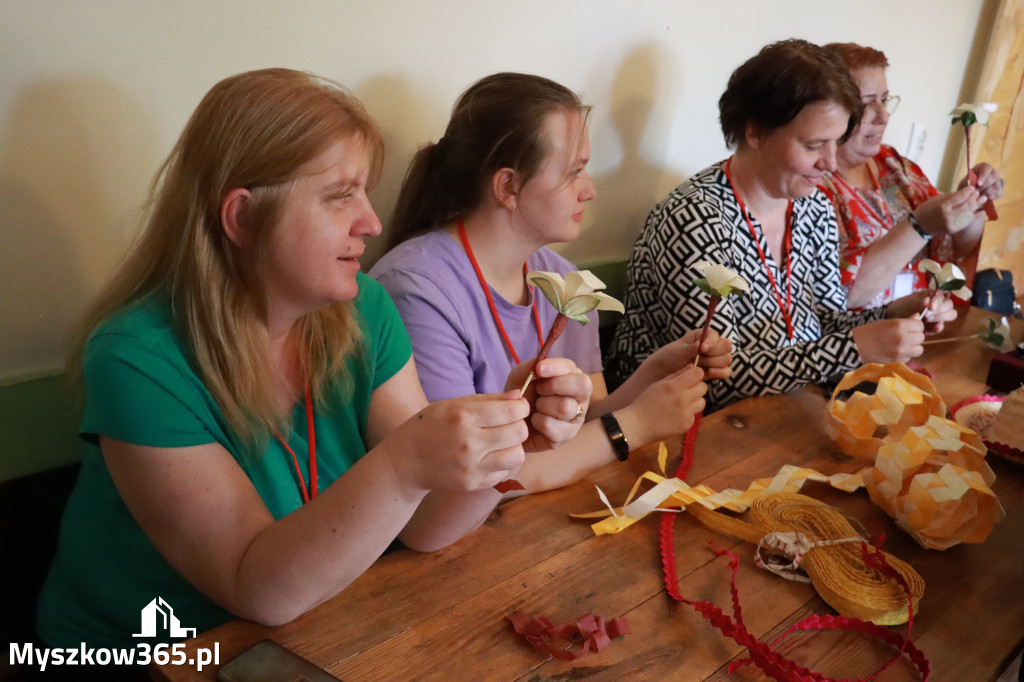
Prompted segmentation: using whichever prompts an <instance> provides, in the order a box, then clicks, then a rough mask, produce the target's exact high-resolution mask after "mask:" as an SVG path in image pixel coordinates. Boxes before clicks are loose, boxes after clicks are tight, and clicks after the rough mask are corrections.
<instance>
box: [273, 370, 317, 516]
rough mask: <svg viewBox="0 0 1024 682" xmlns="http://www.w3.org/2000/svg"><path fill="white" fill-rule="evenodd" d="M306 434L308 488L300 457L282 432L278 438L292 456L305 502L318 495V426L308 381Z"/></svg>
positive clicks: (300, 491) (303, 501)
mask: <svg viewBox="0 0 1024 682" xmlns="http://www.w3.org/2000/svg"><path fill="white" fill-rule="evenodd" d="M306 434H307V438H308V439H309V488H306V480H305V479H304V478H303V477H302V470H301V469H299V458H298V457H296V456H295V451H294V450H292V449H291V448H290V447H289V446H288V443H286V442H285V440H284V438H282V437H281V434H280V433H278V434H277V439H278V440H279V441H281V445H283V446H284V449H285V450H287V451H288V454H290V455H291V456H292V464H294V465H295V475H296V476H297V477H298V486H299V493H300V494H301V495H302V503H303V504H305V503H307V502H309V501H310V500H311V499H313V498H314V497H316V493H317V480H316V426H315V424H314V423H313V401H312V400H311V399H310V388H309V384H308V383H307V384H306Z"/></svg>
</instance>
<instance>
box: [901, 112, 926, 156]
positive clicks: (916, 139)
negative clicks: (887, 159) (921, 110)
mask: <svg viewBox="0 0 1024 682" xmlns="http://www.w3.org/2000/svg"><path fill="white" fill-rule="evenodd" d="M927 137H928V131H927V130H925V129H924V126H923V125H921V124H920V123H918V122H916V121H915V122H913V123H911V124H910V140H909V141H908V143H907V153H906V154H904V156H906V157H907V158H908V159H910V160H911V161H913V162H914V163H917V161H918V159H920V158H921V152H922V151H924V141H925V139H927Z"/></svg>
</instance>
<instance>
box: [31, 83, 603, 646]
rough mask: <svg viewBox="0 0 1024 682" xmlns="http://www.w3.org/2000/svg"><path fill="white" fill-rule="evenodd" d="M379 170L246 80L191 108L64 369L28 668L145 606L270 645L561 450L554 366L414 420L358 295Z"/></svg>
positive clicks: (430, 543)
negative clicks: (253, 625) (48, 544)
mask: <svg viewBox="0 0 1024 682" xmlns="http://www.w3.org/2000/svg"><path fill="white" fill-rule="evenodd" d="M382 147H383V143H382V138H381V134H380V132H379V130H378V129H377V127H376V125H375V124H374V123H373V121H372V120H371V119H370V118H369V116H368V115H367V114H366V112H365V111H364V110H363V108H362V106H361V105H360V104H359V102H358V101H357V100H355V99H354V98H353V97H352V96H351V95H349V94H347V93H346V92H345V91H344V90H343V89H342V88H341V87H340V86H338V85H337V84H334V83H331V82H330V81H326V80H324V79H320V78H317V77H315V76H312V75H309V74H304V73H300V72H296V71H290V70H286V69H269V70H263V71H254V72H249V73H244V74H241V75H238V76H234V77H231V78H227V79H225V80H224V81H222V82H220V83H219V84H217V85H216V86H215V87H214V88H213V89H212V90H211V91H210V92H209V93H208V94H207V95H206V97H205V98H204V99H203V101H202V102H201V103H200V104H199V107H198V108H197V110H196V111H195V113H194V114H193V115H192V118H191V119H190V120H189V122H188V124H187V126H186V128H185V130H184V132H183V134H182V137H181V138H180V139H179V141H178V142H177V144H176V145H175V147H174V149H173V151H172V152H171V155H170V157H169V158H168V160H167V161H166V162H165V164H164V165H163V167H162V169H161V172H160V174H159V175H158V177H157V180H156V182H155V183H154V188H153V190H152V193H151V203H150V207H149V213H148V224H147V227H146V229H145V231H144V233H143V234H142V236H141V238H140V240H139V242H138V244H137V245H136V247H135V248H134V250H133V251H132V253H131V254H130V255H129V257H128V259H127V260H126V261H125V264H124V265H123V266H122V267H121V269H120V270H119V271H118V273H117V274H116V275H115V277H114V278H113V279H112V281H111V282H110V284H109V285H108V286H107V288H106V289H105V290H104V291H103V292H102V294H101V296H100V299H99V302H98V304H97V306H96V307H95V309H94V310H93V311H92V313H91V315H90V317H89V322H88V324H87V326H86V330H87V331H86V333H85V334H84V335H83V341H82V343H81V345H80V348H79V350H78V352H77V353H76V355H75V357H76V360H75V363H74V364H75V369H76V370H77V371H80V372H81V375H82V377H83V384H84V391H85V403H86V407H85V415H84V418H83V423H82V427H81V430H80V434H81V436H82V439H83V441H84V446H83V447H84V452H83V468H82V473H81V476H80V480H79V482H78V484H77V487H76V490H75V492H74V493H73V495H72V497H71V500H70V501H69V505H68V509H67V511H66V513H65V518H64V523H63V527H62V534H61V540H60V548H59V551H58V555H57V558H56V560H55V562H54V565H53V568H52V569H51V572H50V575H49V577H48V580H47V584H46V586H45V588H44V592H43V595H42V598H41V605H40V630H41V633H42V635H43V637H44V639H45V640H46V642H47V644H49V645H51V646H68V647H71V646H78V644H79V642H84V643H86V644H89V645H92V646H133V645H134V644H136V643H138V642H139V641H140V640H139V639H133V636H138V635H140V634H153V633H150V632H148V630H147V625H146V623H145V618H144V617H143V621H144V622H143V623H142V624H141V625H140V613H143V616H144V615H145V610H146V609H147V608H148V607H150V604H151V602H153V600H155V599H157V598H159V599H160V600H161V602H158V604H159V606H160V607H161V608H163V609H166V608H167V607H170V608H172V609H173V613H174V619H173V622H174V623H176V624H178V625H180V628H183V629H179V630H178V631H177V632H169V633H168V632H158V633H155V636H156V637H162V638H164V639H173V638H175V637H180V636H182V635H184V634H186V633H187V634H193V633H191V632H188V630H189V629H191V628H196V629H198V630H203V629H207V628H209V627H212V626H214V625H216V624H217V623H219V622H223V621H224V620H226V619H228V618H229V617H230V616H231V615H234V616H238V617H242V618H248V619H251V620H254V621H258V622H261V623H266V624H278V623H284V622H287V621H289V620H291V619H293V618H295V617H296V616H298V615H299V614H302V613H304V612H305V611H307V610H309V609H311V608H313V607H314V606H316V605H318V604H320V603H321V602H323V601H325V600H326V599H328V598H330V597H331V596H333V595H334V594H336V593H338V592H339V591H340V590H342V589H344V588H345V587H346V586H347V585H348V584H349V583H350V582H351V581H352V580H353V579H355V578H356V577H357V576H358V575H359V574H360V573H362V572H363V571H364V570H366V568H367V567H368V566H369V565H370V564H371V563H372V562H373V561H374V560H375V559H376V558H377V557H379V556H380V555H381V553H382V552H384V551H385V550H386V549H387V547H388V545H389V544H390V543H391V542H392V541H393V540H394V539H395V538H396V537H398V538H399V539H400V540H401V541H402V542H404V543H405V544H406V545H407V546H409V547H411V548H413V549H419V550H431V549H435V548H439V547H441V546H444V545H446V544H448V543H450V542H453V541H454V540H456V539H457V538H459V537H460V536H461V535H462V534H464V533H465V532H467V531H469V530H470V529H472V528H474V527H475V526H476V525H478V524H479V523H480V522H481V521H482V520H483V519H484V518H485V517H486V515H487V514H488V513H489V512H490V510H491V509H492V508H493V506H494V505H495V503H496V502H497V500H498V499H499V497H500V494H499V493H498V492H496V491H495V490H494V489H493V488H492V486H493V485H494V484H496V483H498V482H499V481H501V480H503V479H506V478H508V477H509V476H513V475H514V474H515V472H516V471H517V470H518V468H519V466H520V465H521V464H522V462H523V459H524V449H525V450H543V449H548V448H551V447H553V446H557V445H558V444H560V443H562V442H564V441H566V440H568V439H570V438H571V437H572V436H574V435H575V433H576V431H577V430H578V429H579V423H575V422H573V417H575V416H576V414H577V413H578V412H579V411H580V409H581V408H582V409H583V410H585V409H586V404H587V402H588V401H589V397H590V392H591V386H590V382H589V379H587V377H586V376H585V375H583V374H581V373H579V372H578V371H577V370H576V368H575V366H574V365H573V363H572V362H570V361H568V360H565V359H561V358H552V359H548V360H545V361H543V362H541V363H540V364H539V365H538V367H537V374H538V377H539V378H540V381H539V382H537V383H536V384H531V386H533V387H535V388H531V389H530V391H529V392H528V393H527V398H526V399H522V398H520V397H519V391H518V389H513V390H510V391H508V392H506V393H503V394H494V395H483V396H471V397H467V398H460V399H457V400H450V401H444V402H439V403H434V404H430V405H428V403H427V400H426V398H425V397H424V395H423V391H422V389H421V388H420V384H419V380H418V378H417V375H416V368H415V366H414V364H413V361H412V359H411V350H410V345H409V340H408V337H407V336H406V333H405V330H404V328H403V327H402V324H401V321H400V319H399V318H398V316H397V313H396V312H395V309H394V306H393V304H392V303H391V302H390V299H389V297H388V296H387V294H386V293H385V292H384V291H383V289H381V288H380V286H379V285H377V284H376V282H373V281H372V280H370V279H369V278H366V277H364V276H363V275H362V274H360V272H359V257H360V256H361V255H362V253H363V250H364V240H365V239H366V238H368V237H373V236H375V235H377V234H378V233H379V232H380V229H381V226H380V222H379V220H378V219H377V216H376V215H375V214H374V211H373V209H372V208H371V206H370V203H369V201H368V199H367V196H366V191H367V188H368V187H370V186H372V185H373V182H374V181H375V180H376V179H377V177H378V174H379V170H380V165H381V158H382ZM525 369H526V363H524V364H523V365H521V366H520V367H518V368H516V369H515V370H513V372H512V374H511V375H510V378H509V384H508V387H509V388H512V387H515V386H518V385H519V384H521V383H522V382H523V380H524V378H525V374H526V371H525ZM538 396H539V397H538ZM150 608H151V610H152V608H155V607H150Z"/></svg>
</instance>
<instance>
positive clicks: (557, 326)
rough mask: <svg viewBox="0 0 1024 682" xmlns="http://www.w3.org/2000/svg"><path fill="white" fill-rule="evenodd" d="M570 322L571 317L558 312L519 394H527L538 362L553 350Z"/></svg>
mask: <svg viewBox="0 0 1024 682" xmlns="http://www.w3.org/2000/svg"><path fill="white" fill-rule="evenodd" d="M568 323H569V318H568V317H566V316H565V315H563V314H562V313H558V316H557V317H555V321H554V322H552V323H551V329H549V330H548V335H547V338H545V339H544V345H543V346H541V347H540V350H539V351H537V357H536V358H534V360H533V365H531V366H530V373H529V374H528V375H526V381H524V382H523V388H522V389H521V390H520V391H519V396H520V397H522V396H524V395H526V387H527V386H529V385H530V381H531V380H532V379H533V372H534V370H535V369H536V367H537V363H538V362H540V361H541V360H543V359H544V358H546V357H547V356H548V353H549V352H550V351H551V346H552V345H553V344H554V343H555V341H557V340H558V337H559V336H561V335H562V332H564V331H565V325H567V324H568Z"/></svg>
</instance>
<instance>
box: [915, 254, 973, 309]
mask: <svg viewBox="0 0 1024 682" xmlns="http://www.w3.org/2000/svg"><path fill="white" fill-rule="evenodd" d="M917 269H918V271H919V272H927V273H928V274H930V275H931V276H932V281H933V282H934V284H935V288H936V289H938V290H939V291H948V292H949V293H951V294H953V295H954V296H956V297H957V298H960V299H963V300H964V301H966V300H969V299H970V298H971V290H970V289H968V288H967V287H965V286H964V284H966V283H967V276H966V275H965V274H964V273H963V270H961V269H960V268H958V267H957V266H956V265H954V264H953V263H946V264H945V265H941V266H940V265H939V264H938V263H936V262H935V261H933V260H932V259H931V258H922V259H921V262H920V263H918V264H917Z"/></svg>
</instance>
